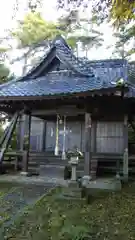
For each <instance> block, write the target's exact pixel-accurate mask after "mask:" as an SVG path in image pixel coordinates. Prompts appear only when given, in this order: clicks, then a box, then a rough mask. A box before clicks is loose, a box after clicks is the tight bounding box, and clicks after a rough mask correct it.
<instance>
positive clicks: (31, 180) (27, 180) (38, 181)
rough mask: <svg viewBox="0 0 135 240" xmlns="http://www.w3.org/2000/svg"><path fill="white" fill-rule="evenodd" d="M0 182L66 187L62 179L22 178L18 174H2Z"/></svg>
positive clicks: (47, 177)
mask: <svg viewBox="0 0 135 240" xmlns="http://www.w3.org/2000/svg"><path fill="white" fill-rule="evenodd" d="M0 182H17V183H22V184H35V185H41V184H43V185H44V184H46V183H51V184H54V185H59V186H68V182H67V181H66V180H64V179H63V178H58V177H52V176H50V177H49V176H31V177H27V176H22V175H20V174H19V173H18V174H16V175H11V174H4V175H0Z"/></svg>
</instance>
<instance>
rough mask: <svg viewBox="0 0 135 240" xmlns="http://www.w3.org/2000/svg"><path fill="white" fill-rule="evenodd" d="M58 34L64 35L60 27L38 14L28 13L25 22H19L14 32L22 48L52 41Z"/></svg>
mask: <svg viewBox="0 0 135 240" xmlns="http://www.w3.org/2000/svg"><path fill="white" fill-rule="evenodd" d="M58 34H62V31H61V30H60V29H58V26H57V25H56V24H54V23H52V22H47V21H45V20H44V19H43V18H42V16H41V14H40V13H38V12H30V13H28V14H27V15H26V16H25V18H24V20H23V21H22V22H19V24H18V28H17V29H16V30H15V31H13V32H12V35H13V36H14V37H15V38H16V39H17V40H18V43H19V47H21V48H24V47H28V46H31V45H34V44H38V43H41V42H42V41H44V40H51V39H53V38H54V37H55V36H56V35H58Z"/></svg>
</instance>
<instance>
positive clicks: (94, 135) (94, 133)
mask: <svg viewBox="0 0 135 240" xmlns="http://www.w3.org/2000/svg"><path fill="white" fill-rule="evenodd" d="M96 135H97V122H96V121H94V122H93V153H94V154H95V153H96V151H97V136H96Z"/></svg>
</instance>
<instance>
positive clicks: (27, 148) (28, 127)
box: [23, 113, 31, 173]
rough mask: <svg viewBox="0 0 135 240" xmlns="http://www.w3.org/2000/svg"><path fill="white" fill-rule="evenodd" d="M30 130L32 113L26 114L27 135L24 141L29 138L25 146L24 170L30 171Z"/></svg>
mask: <svg viewBox="0 0 135 240" xmlns="http://www.w3.org/2000/svg"><path fill="white" fill-rule="evenodd" d="M30 130H31V113H29V114H28V115H26V118H25V137H24V143H23V145H24V144H25V140H26V139H27V145H26V146H23V147H24V154H23V172H26V173H27V172H28V161H29V151H30Z"/></svg>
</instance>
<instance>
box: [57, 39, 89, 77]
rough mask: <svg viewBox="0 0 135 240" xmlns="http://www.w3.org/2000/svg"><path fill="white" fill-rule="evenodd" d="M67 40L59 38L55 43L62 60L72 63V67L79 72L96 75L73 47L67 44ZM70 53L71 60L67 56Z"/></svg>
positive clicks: (84, 74)
mask: <svg viewBox="0 0 135 240" xmlns="http://www.w3.org/2000/svg"><path fill="white" fill-rule="evenodd" d="M65 43H66V41H65V40H64V41H63V38H58V39H57V40H56V41H55V42H54V45H55V47H56V55H57V56H58V57H59V58H60V60H61V61H64V62H65V63H66V64H68V65H70V67H71V69H73V70H75V71H76V72H78V73H79V74H81V75H83V76H88V77H91V76H93V75H94V73H93V72H92V71H91V70H90V68H87V67H86V65H85V64H84V62H83V61H82V60H81V59H80V58H78V57H76V56H75V54H74V53H73V51H72V49H71V48H70V47H69V46H68V45H67V43H66V44H65ZM65 55H67V56H68V55H70V58H71V59H70V60H71V61H68V60H67V56H65Z"/></svg>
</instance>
